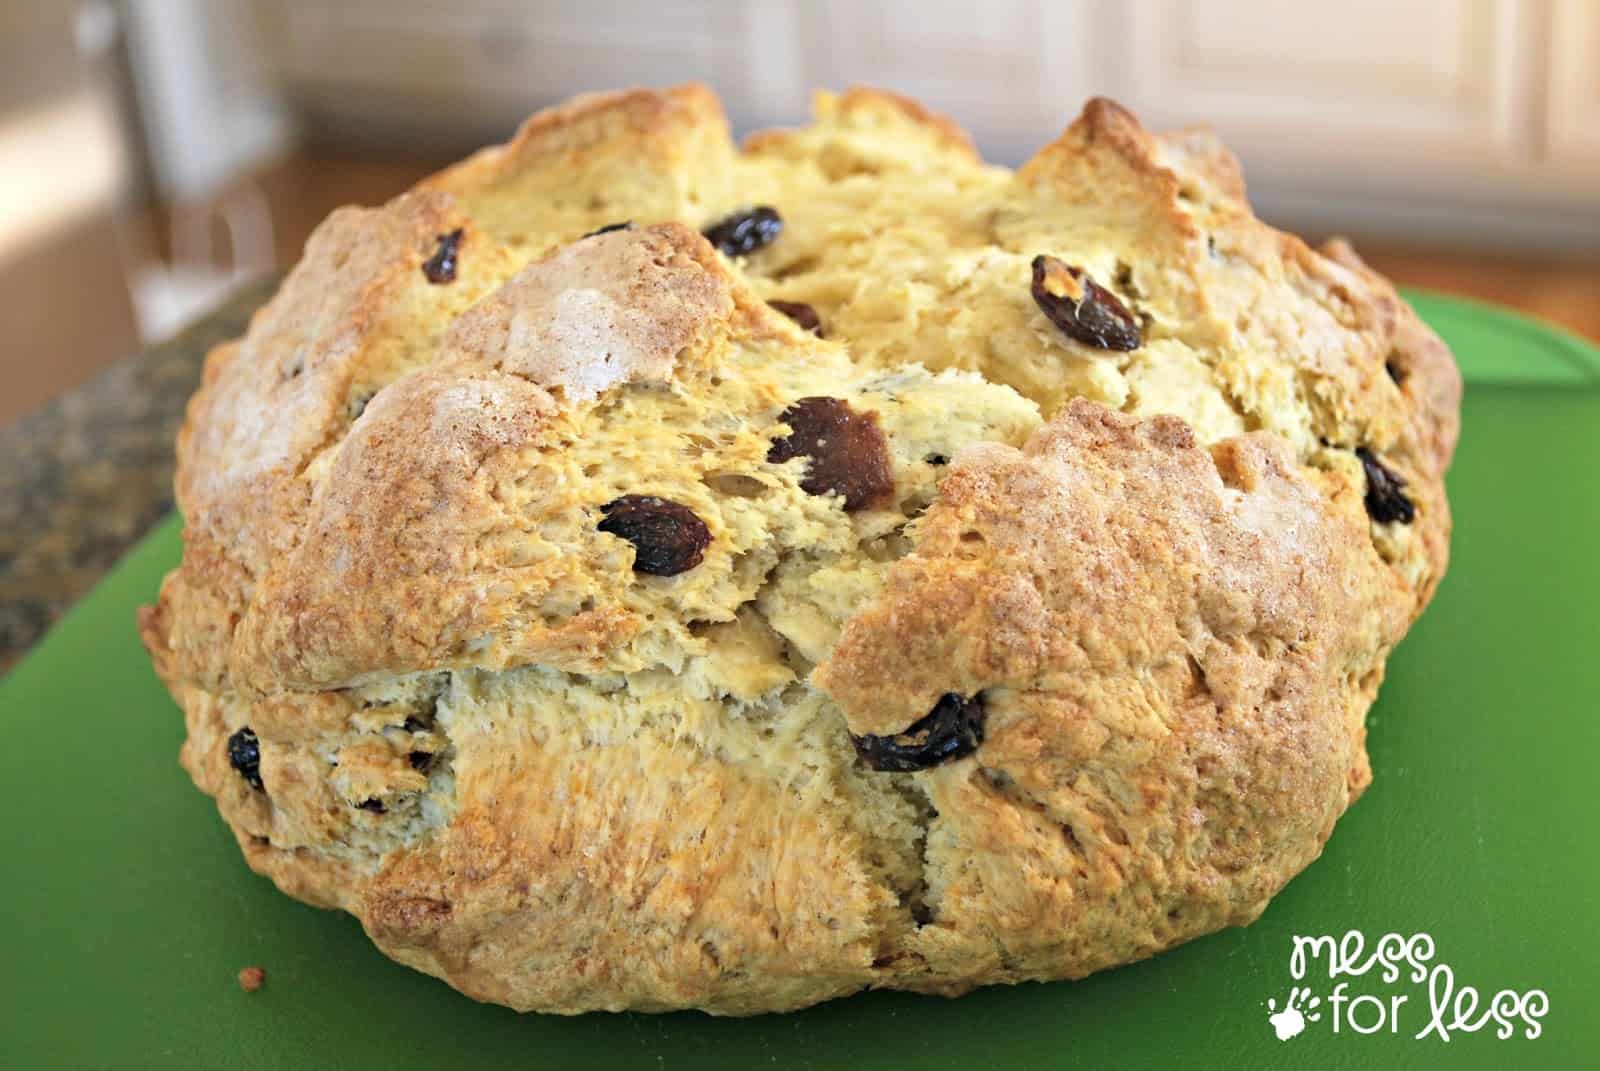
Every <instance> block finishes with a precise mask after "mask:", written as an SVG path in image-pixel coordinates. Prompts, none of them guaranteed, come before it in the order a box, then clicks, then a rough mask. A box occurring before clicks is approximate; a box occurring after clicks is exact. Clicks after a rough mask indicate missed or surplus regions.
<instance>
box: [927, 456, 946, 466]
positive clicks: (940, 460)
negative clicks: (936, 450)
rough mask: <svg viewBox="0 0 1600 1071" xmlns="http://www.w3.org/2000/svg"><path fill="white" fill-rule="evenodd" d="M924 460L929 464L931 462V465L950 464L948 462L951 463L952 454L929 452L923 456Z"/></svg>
mask: <svg viewBox="0 0 1600 1071" xmlns="http://www.w3.org/2000/svg"><path fill="white" fill-rule="evenodd" d="M922 460H923V461H924V462H926V463H927V464H929V465H948V464H950V455H949V454H929V455H928V456H927V457H925V458H923V459H922Z"/></svg>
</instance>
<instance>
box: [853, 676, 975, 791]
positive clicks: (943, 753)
mask: <svg viewBox="0 0 1600 1071" xmlns="http://www.w3.org/2000/svg"><path fill="white" fill-rule="evenodd" d="M983 720H984V709H983V696H982V695H975V696H972V697H971V698H968V697H966V696H963V695H959V694H957V693H956V692H946V693H944V695H942V696H940V697H939V701H938V702H937V703H935V704H934V705H933V709H932V710H930V711H929V712H928V713H927V715H926V716H924V717H922V718H919V719H918V720H917V721H916V722H914V723H912V725H911V726H910V727H909V728H907V729H906V731H905V732H903V733H896V734H894V735H893V736H873V735H871V734H870V733H868V734H863V735H861V736H852V737H851V738H850V740H851V742H852V743H853V744H855V747H856V754H857V755H860V756H861V761H862V762H864V763H866V764H867V765H868V766H870V767H872V769H874V770H880V771H882V772H884V773H909V772H910V771H912V770H926V769H927V768H928V767H930V766H938V765H939V764H940V763H943V762H949V761H950V760H951V759H959V758H961V757H962V756H963V755H970V754H972V753H973V752H974V751H976V750H978V745H979V744H982V743H983Z"/></svg>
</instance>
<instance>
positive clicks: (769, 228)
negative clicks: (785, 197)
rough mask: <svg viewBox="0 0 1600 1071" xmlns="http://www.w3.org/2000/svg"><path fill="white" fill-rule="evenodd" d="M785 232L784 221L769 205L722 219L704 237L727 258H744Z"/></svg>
mask: <svg viewBox="0 0 1600 1071" xmlns="http://www.w3.org/2000/svg"><path fill="white" fill-rule="evenodd" d="M782 230H783V217H782V216H780V215H778V210H777V209H776V208H772V207H770V206H769V205H757V206H755V207H754V208H748V209H745V210H744V211H743V212H735V213H734V214H733V215H731V216H728V217H726V218H724V219H719V220H718V221H717V222H715V223H713V224H712V225H711V226H709V227H707V228H706V229H705V230H704V231H702V232H701V233H702V234H704V235H705V238H706V241H708V242H710V243H711V244H712V245H714V246H716V247H717V248H718V249H720V250H722V252H723V254H724V255H725V256H730V257H742V256H745V255H746V254H749V253H754V252H755V251H756V250H757V249H760V248H761V247H762V246H764V245H768V244H770V243H771V242H772V240H773V239H775V238H777V237H778V233H779V232H780V231H782Z"/></svg>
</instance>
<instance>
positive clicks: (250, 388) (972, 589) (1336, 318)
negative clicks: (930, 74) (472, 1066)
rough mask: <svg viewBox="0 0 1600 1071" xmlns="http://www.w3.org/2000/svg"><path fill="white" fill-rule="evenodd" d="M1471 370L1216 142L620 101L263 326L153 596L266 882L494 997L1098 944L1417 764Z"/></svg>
mask: <svg viewBox="0 0 1600 1071" xmlns="http://www.w3.org/2000/svg"><path fill="white" fill-rule="evenodd" d="M1459 394H1460V381H1459V378H1458V375H1457V372H1456V369H1455V366H1454V364H1453V363H1452V361H1451V358H1450V355H1449V353H1448V352H1447V351H1446V349H1445V348H1444V346H1443V345H1442V344H1441V343H1440V342H1439V340H1438V339H1437V338H1436V337H1435V336H1434V335H1433V334H1432V333H1430V332H1429V331H1428V330H1427V329H1426V328H1425V327H1424V326H1423V325H1422V324H1421V323H1420V322H1419V321H1418V320H1417V318H1416V316H1415V315H1414V314H1413V313H1412V311H1411V310H1410V309H1409V308H1408V307H1407V306H1406V305H1405V304H1404V303H1403V302H1402V301H1400V300H1399V299H1398V298H1397V297H1396V296H1395V292H1394V290H1393V289H1392V288H1391V287H1390V286H1389V285H1388V284H1387V283H1386V282H1385V281H1384V280H1382V279H1381V278H1379V277H1378V276H1376V275H1375V274H1374V273H1372V272H1371V271H1369V270H1368V269H1367V268H1365V267H1364V266H1363V265H1362V263H1361V261H1360V260H1358V259H1357V258H1356V256H1355V255H1354V253H1353V252H1351V250H1350V249H1349V248H1348V247H1347V246H1344V245H1342V244H1334V245H1331V246H1329V247H1327V248H1325V249H1323V250H1322V251H1320V252H1316V251H1313V250H1311V249H1309V248H1308V247H1307V246H1305V245H1304V244H1302V243H1301V242H1300V241H1299V240H1297V239H1295V238H1293V237H1291V236H1288V235H1285V234H1280V233H1278V232H1276V231H1274V230H1271V229H1270V228H1268V227H1266V226H1264V225H1262V224H1261V223H1259V222H1258V221H1257V220H1256V219H1255V218H1254V217H1253V216H1252V215H1251V212H1250V209H1249V206H1248V204H1247V203H1246V201H1245V197H1244V190H1243V186H1242V184H1241V181H1240V177H1239V172H1238V169H1237V166H1236V165H1235V163H1234V161H1233V159H1232V158H1231V157H1230V156H1229V155H1228V154H1227V152H1226V151H1225V150H1224V149H1223V148H1222V147H1221V146H1220V145H1219V144H1218V143H1217V142H1216V141H1215V140H1214V139H1213V138H1212V137H1211V136H1209V135H1207V134H1205V133H1196V132H1190V133H1184V134H1179V135H1175V136H1167V137H1156V136H1152V135H1150V134H1147V133H1146V132H1145V131H1143V130H1142V129H1141V128H1140V126H1139V125H1138V123H1137V122H1136V121H1135V120H1134V118H1133V117H1132V116H1130V115H1129V114H1128V113H1127V112H1125V111H1123V110H1122V109H1121V108H1119V107H1118V106H1116V105H1115V104H1112V103H1110V102H1107V101H1103V100H1096V101H1091V102H1090V103H1089V105H1088V106H1087V107H1086V108H1085V109H1084V111H1083V114H1082V115H1081V116H1080V117H1079V118H1078V119H1077V121H1076V122H1074V123H1073V124H1072V125H1071V126H1070V127H1069V128H1068V129H1067V130H1066V132H1065V133H1064V134H1062V136H1061V137H1060V139H1059V140H1057V141H1055V142H1054V143H1052V144H1050V145H1048V146H1046V147H1045V148H1044V149H1043V150H1041V151H1040V152H1039V153H1038V155H1036V156H1035V157H1034V158H1033V159H1031V160H1030V161H1028V162H1027V163H1026V164H1025V165H1024V166H1023V167H1022V168H1021V169H1020V170H1017V171H1016V172H1012V171H1008V170H1005V169H1002V168H998V167H992V166H988V165H986V164H984V163H983V161H982V160H981V159H979V157H978V156H977V155H976V153H975V152H974V151H973V149H972V147H971V145H970V144H969V143H968V141H967V139H966V137H965V136H964V135H963V134H962V133H961V131H960V130H959V129H958V128H956V127H955V126H953V125H952V124H951V123H950V122H949V121H948V120H945V119H943V118H941V117H939V116H936V115H933V114H930V113H929V112H927V111H925V110H924V109H922V108H921V107H919V106H918V105H916V104H914V103H912V102H910V101H907V100H904V99H901V98H899V97H896V96H893V95H891V94H887V93H882V92H876V91H870V90H853V91H851V92H848V93H845V94H843V95H840V96H832V95H827V94H823V95H820V96H819V97H818V102H817V114H816V118H815V121H814V122H813V123H812V124H811V125H810V126H807V127H804V128H802V129H799V130H787V131H777V132H770V133H763V134H759V135H756V136H754V137H752V138H750V139H749V140H748V141H747V142H746V143H745V145H744V146H743V148H742V149H740V148H736V147H735V145H734V144H733V142H732V141H731V140H730V137H729V132H728V126H727V123H726V121H725V120H724V118H723V115H722V112H721V110H720V108H719V105H718V103H717V101H716V99H715V98H714V97H713V95H712V94H711V93H710V92H709V91H707V90H706V89H704V88H702V87H699V86H685V87H680V88H677V89H672V90H666V91H661V92H655V91H633V92H625V93H614V94H603V95H595V96H584V97H580V98H577V99H575V100H573V101H571V102H570V103H567V104H565V105H563V106H561V107H558V108H555V109H552V110H549V111H546V112H542V113H540V114H539V115H536V116H534V117H533V118H532V119H531V120H529V121H528V122H527V123H526V124H525V125H524V126H523V127H522V129H521V130H520V131H519V133H518V134H517V136H516V137H515V138H514V139H513V140H512V141H511V142H509V143H508V144H506V145H503V146H498V147H494V148H490V149H486V150H484V151H482V152H480V153H478V154H477V155H475V156H473V157H471V158H470V159H468V160H466V161H465V162H463V163H461V164H459V165H457V166H455V167H453V168H451V169H449V170H448V171H445V172H444V173H442V174H440V175H437V176H435V177H433V178H431V179H429V180H427V181H425V182H423V183H422V184H421V185H419V186H418V187H417V188H416V189H415V190H413V191H412V192H410V193H407V194H406V195H404V196H402V197H399V198H397V199H396V200H394V201H392V202H391V203H389V204H388V205H385V206H384V207H382V208H376V209H353V208H347V209H342V210H340V211H338V212H336V213H334V214H333V215H332V216H331V217H330V218H329V219H328V220H327V221H326V222H325V223H324V224H323V225H322V226H321V227H320V228H319V229H318V230H317V232H316V234H315V235H314V236H313V237H312V238H311V240H310V242H309V243H308V245H307V248H306V251H305V256H304V259H303V260H302V261H301V262H300V264H299V266H298V267H296V268H295V269H294V271H293V272H291V273H290V275H289V277H288V278H287V280H286V281H285V282H284V284H283V286H282V288H281V290H280V291H279V292H278V294H277V296H276V297H275V298H274V299H273V300H272V301H271V302H270V303H269V304H268V305H267V306H266V307H265V308H263V309H262V310H261V311H260V312H258V313H257V314H256V316H255V318H254V320H253V321H252V323H251V325H250V329H249V331H248V333H247V334H246V335H245V337H244V338H242V339H240V340H238V341H236V342H232V343H229V344H227V345H224V346H221V347H219V348H218V349H217V350H216V351H215V352H213V353H212V354H211V355H210V357H209V359H208V361H207V363H206V371H205V380H204V384H203V386H202V388H201V389H200V391H199V392H198V393H197V394H196V396H195V397H194V399H193V401H192V402H191V404H190V408H189V413H188V419H187V422H186V424H185V426H184V429H183V431H182V433H181V436H180V439H179V443H178V450H179V455H180V468H179V474H178V486H177V491H178V495H179V501H180V504H181V507H182V510H183V513H184V516H185V520H186V526H185V530H184V541H185V546H184V554H183V560H182V564H181V566H180V567H179V568H178V569H177V570H175V571H174V572H173V573H172V574H171V575H170V576H168V577H167V579H166V582H165V584H164V585H163V587H162V590H161V594H160V598H159V601H158V602H157V603H156V605H155V606H153V607H150V608H147V609H146V610H145V611H144V612H143V614H142V617H141V620H140V628H141V631H142V634H143V637H144V641H145V643H146V645H147V647H148V648H149V650H150V653H151V656H152V658H153V659H154V662H155V666H156V668H157V671H158V672H159V673H160V674H161V676H162V678H163V679H164V680H165V681H166V682H167V684H168V686H169V687H170V689H171V691H172V694H173V696H174V697H175V698H176V700H177V702H178V704H179V705H180V706H181V707H182V708H183V712H184V715H185V718H186V721H187V726H188V740H187V742H186V743H185V745H184V747H183V751H182V760H183V763H184V766H185V767H186V769H187V770H188V771H189V773H190V774H191V776H192V777H193V778H194V781H195V783H196V784H197V785H198V786H199V787H200V788H201V789H202V790H203V791H205V792H207V793H209V794H210V795H212V796H214V797H215V798H216V801H217V804H218V806H219V808H220V810H221V812H222V815H223V817H224V819H225V820H226V821H227V822H228V824H229V825H230V826H231V827H232V829H233V831H234V833H235V834H236V836H237V838H238V841H239V845H240V847H241V849H242V850H243V853H244V855H245V858H246V860H247V861H248V862H249V864H250V866H252V867H253V868H254V869H256V870H257V871H259V872H261V873H262V874H265V875H267V876H269V877H271V878H272V879H273V880H274V881H275V882H277V884H278V885H279V886H280V887H281V888H282V889H283V890H284V891H285V892H287V893H288V894H290V895H292V896H295V897H298V898H300V899H302V900H305V901H308V902H310V903H313V904H319V905H323V906H327V907H337V908H342V909H344V910H346V911H348V912H350V913H351V914H353V915H355V916H357V917H358V918H359V919H360V920H361V923H362V925H363V926H364V927H365V928H366V930H367V932H368V933H369V934H371V936H372V939H373V940H374V941H375V942H376V943H377V945H378V946H379V947H380V948H381V949H382V950H383V951H384V952H386V953H387V954H388V955H390V956H392V957H394V958H395V959H396V960H399V961H400V962H402V963H405V964H408V965H410V966H412V967H415V968H418V969H420V970H423V971H426V972H428V973H430V974H434V975H437V976H438V977H440V978H443V979H445V980H446V981H448V982H449V983H450V984H451V985H453V986H455V987H457V988H458V989H460V990H461V991H463V992H465V993H467V994H469V995H471V996H473V997H476V998H479V999H481V1000H488V1001H495V1002H499V1003H502V1004H507V1005H510V1006H512V1007H515V1008H519V1009H537V1010H542V1011H555V1012H579V1011H584V1010H588V1009H600V1008H604V1009H623V1008H633V1009H646V1010H660V1009H671V1008H702V1009H705V1010H707V1011H711V1012H717V1013H727V1014H744V1013H753V1012H761V1011H768V1010H774V1009H789V1008H798V1007H801V1006H803V1005H807V1004H811V1003H813V1002H816V1001H820V1000H824V999H827V998H830V997H835V996H839V995H841V994H846V993H850V992H852V991H855V990H859V989H862V988H866V987H892V988H902V989H912V990H920V991H925V992H933V993H944V994H957V993H961V992H963V991H965V990H968V989H970V988H972V987H974V986H977V985H982V984H986V983H994V982H1016V981H1021V980H1025V979H1053V978H1074V977H1078V976H1081V975H1084V974H1087V973H1089V972H1091V971H1095V970H1099V969H1101V968H1104V967H1109V966H1112V965H1114V964H1119V963H1125V962H1127V961H1129V960H1134V959H1138V958H1140V957H1144V956H1149V955H1151V954H1153V953H1155V952H1158V951H1160V950H1162V949H1164V948H1168V947H1171V946H1172V945H1175V944H1177V943H1179V942H1182V941H1185V940H1188V939H1190V938H1192V937H1195V936H1198V935H1200V934H1204V933H1208V932H1210V931H1213V930H1216V929H1218V928H1219V927H1224V926H1231V925H1239V924H1243V923H1247V922H1249V921H1251V920H1252V919H1254V918H1255V917H1256V916H1257V915H1258V914H1260V912H1261V911H1262V909H1263V908H1264V907H1265V905H1266V903H1267V902H1268V900H1269V899H1270V898H1271V897H1272V896H1273V895H1274V894H1275V893H1276V892H1277V890H1278V889H1280V888H1281V887H1282V886H1283V885H1284V883H1285V882H1287V881H1288V880H1289V878H1291V877H1292V876H1293V875H1294V874H1296V873H1297V872H1298V871H1300V870H1301V869H1302V868H1303V867H1305V866H1306V864H1308V863H1309V862H1310V861H1311V860H1313V859H1314V858H1316V856H1317V854H1318V852H1319V851H1320V850H1321V847H1322V845H1323V843H1324V842H1325V841H1326V839H1327V838H1328V836H1329V834H1330V833H1331V832H1332V829H1333V825H1334V822H1335V820H1336V819H1337V818H1338V817H1339V815H1340V814H1341V813H1342V812H1343V811H1344V809H1345V808H1346V807H1347V806H1349V805H1350V803H1351V802H1352V801H1353V800H1354V799H1355V798H1356V797H1357V796H1358V795H1359V794H1360V793H1361V791H1362V789H1363V788H1364V787H1365V786H1366V785H1367V783H1368V781H1369V780H1370V776H1371V775H1370V771H1369V767H1368V763H1367V757H1366V753H1365V749H1364V728H1363V720H1364V716H1365V713H1366V711H1367V708H1368V706H1369V705H1370V704H1371V703H1372V700H1373V697H1374V695H1375V694H1376V692H1377V689H1378V685H1379V682H1380V681H1381V679H1382V677H1383V672H1384V663H1385V660H1386V658H1387V657H1388V654H1389V652H1390V650H1391V649H1392V648H1393V646H1394V645H1395V643H1396V642H1398V641H1399V639H1400V638H1401V636H1402V635H1403V634H1404V633H1405V631H1406V629H1407V628H1408V626H1409V625H1410V623H1411V622H1412V621H1413V620H1414V619H1415V618H1416V617H1417V615H1418V614H1419V613H1420V612H1421V611H1422V609H1423V607H1424V605H1425V603H1426V602H1427V601H1428V599H1429V597H1430V596H1431V594H1432V592H1433V590H1434V588H1435V586H1436V585H1437V584H1438V582H1439V579H1440V576H1441V575H1442V573H1443V571H1444V568H1445V559H1446V552H1447V540H1448V535H1449V529H1450V520H1449V514H1448V511H1447V506H1446V502H1445V496H1444V484H1443V476H1444V472H1445V468H1446V466H1447V464H1448V462H1449V460H1450V455H1451V451H1452V449H1453V447H1454V443H1455V438H1456V431H1457V408H1458V401H1459Z"/></svg>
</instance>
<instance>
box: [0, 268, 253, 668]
mask: <svg viewBox="0 0 1600 1071" xmlns="http://www.w3.org/2000/svg"><path fill="white" fill-rule="evenodd" d="M276 285H277V282H276V280H275V279H264V280H261V281H259V282H255V283H250V284H248V285H246V286H244V287H243V288H241V289H240V290H238V291H237V292H235V294H234V295H233V296H232V297H231V298H229V300H228V301H227V302H226V303H225V304H224V305H222V306H221V307H220V308H219V309H217V311H216V312H214V313H212V314H211V315H210V316H207V317H206V318H205V319H204V320H202V321H200V322H198V323H196V324H194V325H193V326H191V327H190V328H188V329H187V330H185V331H184V332H183V333H181V334H179V335H178V336H177V337H175V338H173V339H172V340H171V341H169V342H167V343H165V344H163V345H160V346H156V347H154V348H153V349H151V350H148V351H147V352H145V353H142V354H139V355H138V356H135V357H130V358H127V359H125V360H122V361H119V362H118V363H116V364H114V365H112V366H111V367H109V368H107V369H105V370H104V371H103V372H101V373H99V374H98V375H96V376H95V378H93V379H91V380H89V381H88V382H87V383H85V384H83V385H82V386H79V387H76V388H74V389H73V390H71V391H68V392H67V393H66V394H64V395H62V396H61V397H59V398H56V399H55V400H54V401H52V402H50V403H49V404H48V405H46V406H45V407H44V408H43V409H40V410H38V411H37V412H35V413H33V414H31V415H29V416H26V417H23V418H22V419H21V420H19V421H17V422H16V423H14V424H12V425H10V426H9V427H5V428H0V456H4V457H5V459H6V462H5V465H4V466H3V467H0V673H3V672H4V671H5V670H6V669H8V668H10V666H11V665H12V664H13V663H15V662H16V661H17V659H18V658H20V657H21V656H22V654H23V653H24V652H26V651H27V649H28V648H29V647H31V646H32V645H33V644H34V643H35V642H36V641H37V640H38V639H39V637H40V636H42V635H44V632H45V630H46V629H47V628H49V627H50V625H51V624H52V623H53V622H54V621H55V620H56V618H58V617H60V616H61V614H63V613H64V612H65V611H66V610H67V608H68V607H70V606H71V605H72V604H73V603H74V602H76V601H77V600H78V599H79V598H81V597H82V596H83V595H84V594H86V593H87V592H88V591H89V589H90V588H92V587H93V586H94V584H95V582H96V581H97V580H99V579H100V577H101V576H102V575H104V574H105V573H106V571H107V570H109V569H110V568H111V567H112V566H113V565H115V564H116V563H117V561H118V559H120V558H121V557H122V555H123V554H124V553H126V552H127V551H128V549H129V548H130V547H132V546H133V544H134V543H136V542H138V541H139V539H140V538H142V537H143V536H144V534H145V533H146V532H148V531H149V530H150V529H151V528H152V527H154V525H155V524H156V523H157V522H158V521H160V520H161V519H162V518H163V517H165V516H166V515H167V514H168V513H169V512H170V511H171V510H172V508H173V502H172V471H173V453H172V443H173V439H174V438H175V437H176V435H177V432H178V424H179V422H180V421H181V420H182V419H183V409H184V405H185V404H186V403H187V402H188V400H189V395H190V394H192V393H193V392H194V389H195V387H196V386H198V385H199V383H200V366H201V362H202V361H203V360H204V359H205V355H206V352H207V351H208V350H209V349H210V348H211V347H212V346H214V345H216V344H217V343H218V342H222V341H225V340H227V339H230V338H234V337H236V336H238V335H240V334H243V332H244V328H245V324H246V323H247V322H248V321H249V318H250V314H251V313H252V312H253V311H255V309H256V308H257V307H258V306H259V305H261V303H262V302H264V301H266V299H267V298H268V297H270V296H271V294H272V292H273V290H274V288H275V287H276ZM128 627H129V628H132V627H133V623H132V622H129V624H128Z"/></svg>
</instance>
